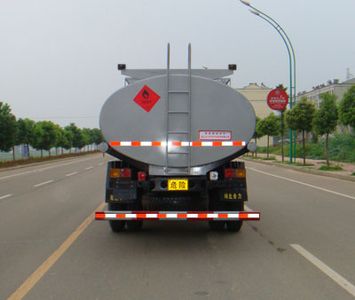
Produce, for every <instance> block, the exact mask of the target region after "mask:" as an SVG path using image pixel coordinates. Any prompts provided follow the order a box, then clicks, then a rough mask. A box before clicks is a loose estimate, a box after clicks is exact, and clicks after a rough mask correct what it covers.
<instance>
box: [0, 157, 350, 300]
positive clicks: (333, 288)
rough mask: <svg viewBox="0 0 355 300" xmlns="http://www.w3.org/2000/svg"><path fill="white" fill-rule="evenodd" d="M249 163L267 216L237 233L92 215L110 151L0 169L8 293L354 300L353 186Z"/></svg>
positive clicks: (252, 190) (2, 258)
mask: <svg viewBox="0 0 355 300" xmlns="http://www.w3.org/2000/svg"><path fill="white" fill-rule="evenodd" d="M247 166H248V188H249V203H248V204H247V205H248V207H249V208H251V209H253V210H257V211H260V212H261V213H262V215H261V217H262V219H261V221H259V222H257V221H256V222H249V223H245V224H244V226H243V228H242V231H241V232H240V233H238V234H231V233H227V232H225V233H224V232H223V233H218V232H211V231H209V230H208V226H207V224H206V223H203V222H191V223H184V222H164V223H159V222H151V223H146V224H145V227H144V230H143V231H141V232H138V233H130V232H124V233H122V234H114V233H112V232H111V231H110V229H109V226H108V224H107V223H106V222H98V221H92V212H93V211H94V210H95V209H96V208H97V207H98V206H99V205H100V204H101V203H102V202H103V195H104V175H105V164H103V159H102V156H101V155H91V156H85V157H81V158H76V159H70V160H62V161H57V162H51V163H48V164H44V165H43V164H42V165H36V166H31V167H25V168H21V169H17V170H12V171H1V172H0V299H8V298H9V297H10V296H11V295H12V298H10V299H20V298H21V297H24V299H36V300H38V299H354V298H355V287H354V285H355V232H354V230H355V184H354V183H353V182H347V181H342V180H338V179H334V178H327V177H320V176H316V175H308V174H304V173H297V172H296V171H293V170H287V169H283V168H282V169H281V168H278V167H273V166H266V165H260V164H256V163H251V162H248V163H247ZM79 225H80V226H79ZM78 226H79V227H78Z"/></svg>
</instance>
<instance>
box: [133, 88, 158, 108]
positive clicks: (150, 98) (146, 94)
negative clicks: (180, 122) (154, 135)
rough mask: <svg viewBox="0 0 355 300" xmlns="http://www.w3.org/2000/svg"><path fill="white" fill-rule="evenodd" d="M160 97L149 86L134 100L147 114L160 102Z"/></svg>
mask: <svg viewBox="0 0 355 300" xmlns="http://www.w3.org/2000/svg"><path fill="white" fill-rule="evenodd" d="M159 99H160V96H159V95H158V94H157V93H156V92H154V91H153V90H152V89H151V88H150V87H149V86H147V85H145V86H144V87H142V89H141V90H140V91H139V92H138V94H137V95H136V97H135V98H134V99H133V101H134V102H136V103H137V104H138V105H139V106H140V107H141V108H143V109H144V110H145V111H146V112H150V111H151V110H152V108H153V107H154V105H155V104H156V103H157V102H158V101H159Z"/></svg>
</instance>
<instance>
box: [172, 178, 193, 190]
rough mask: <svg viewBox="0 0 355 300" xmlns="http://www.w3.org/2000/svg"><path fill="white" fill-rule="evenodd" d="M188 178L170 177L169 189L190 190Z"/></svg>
mask: <svg viewBox="0 0 355 300" xmlns="http://www.w3.org/2000/svg"><path fill="white" fill-rule="evenodd" d="M188 190H189V180H188V179H168V191H188Z"/></svg>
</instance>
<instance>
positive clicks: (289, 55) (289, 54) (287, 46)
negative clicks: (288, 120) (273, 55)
mask: <svg viewBox="0 0 355 300" xmlns="http://www.w3.org/2000/svg"><path fill="white" fill-rule="evenodd" d="M257 16H258V17H260V18H261V19H263V20H265V21H266V22H268V23H269V24H270V25H271V26H272V27H274V28H275V29H276V31H277V32H278V34H279V35H280V36H281V38H282V40H283V41H284V43H285V46H286V49H287V53H288V59H289V64H290V98H291V99H290V100H291V101H290V107H291V108H292V98H293V95H292V90H291V89H292V58H291V52H290V47H289V44H288V43H287V40H286V38H285V37H284V35H283V34H282V33H281V31H280V29H279V26H275V25H274V24H273V23H272V22H271V21H270V20H268V19H267V18H265V17H264V16H263V15H261V14H257Z"/></svg>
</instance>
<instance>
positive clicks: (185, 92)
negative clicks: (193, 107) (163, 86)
mask: <svg viewBox="0 0 355 300" xmlns="http://www.w3.org/2000/svg"><path fill="white" fill-rule="evenodd" d="M168 93H171V94H189V93H190V92H189V91H186V90H170V91H168Z"/></svg>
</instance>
